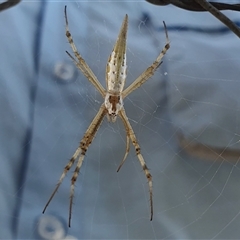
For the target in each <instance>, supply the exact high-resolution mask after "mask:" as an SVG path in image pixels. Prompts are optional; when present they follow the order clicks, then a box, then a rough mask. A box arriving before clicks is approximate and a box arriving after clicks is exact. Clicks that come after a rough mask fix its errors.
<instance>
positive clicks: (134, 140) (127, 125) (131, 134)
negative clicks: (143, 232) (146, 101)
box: [119, 108, 153, 221]
mask: <svg viewBox="0 0 240 240" xmlns="http://www.w3.org/2000/svg"><path fill="white" fill-rule="evenodd" d="M119 116H120V117H121V119H122V121H123V123H124V126H125V129H126V134H127V135H128V136H129V138H130V139H131V141H132V144H133V146H134V148H135V151H136V154H137V157H138V160H139V162H140V164H141V166H142V169H143V171H144V173H145V176H146V178H147V181H148V186H149V194H150V212H151V214H150V221H152V219H153V199H152V198H153V183H152V175H151V173H150V171H149V169H148V167H147V165H146V163H145V161H144V158H143V156H142V154H141V148H140V145H139V144H138V142H137V138H136V136H135V134H134V131H133V128H132V126H131V124H130V122H129V120H128V117H127V115H126V112H125V110H124V108H122V109H121V111H120V112H119Z"/></svg>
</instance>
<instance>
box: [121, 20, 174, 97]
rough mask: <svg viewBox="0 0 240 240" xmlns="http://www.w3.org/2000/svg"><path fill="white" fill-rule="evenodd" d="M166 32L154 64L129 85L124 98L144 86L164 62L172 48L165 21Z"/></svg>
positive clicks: (123, 94)
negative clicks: (164, 42)
mask: <svg viewBox="0 0 240 240" xmlns="http://www.w3.org/2000/svg"><path fill="white" fill-rule="evenodd" d="M163 25H164V29H165V34H166V44H165V46H164V48H163V49H162V51H161V53H160V54H159V55H158V57H157V59H156V60H155V61H154V62H153V64H152V65H151V66H150V67H148V68H147V69H146V70H145V71H144V72H143V73H142V74H141V75H140V76H139V77H138V78H137V79H136V80H135V81H134V82H133V83H132V84H130V86H128V87H127V88H126V89H125V90H124V91H123V93H122V97H123V99H124V98H125V97H127V96H128V95H129V94H130V93H131V92H133V91H134V90H135V89H137V88H139V87H140V86H142V85H143V84H144V83H145V82H146V81H147V80H148V79H149V78H150V77H152V76H153V75H154V73H155V71H156V70H157V69H158V67H159V66H160V65H161V64H162V58H163V57H164V55H165V54H166V53H167V51H168V49H169V48H170V41H169V38H168V33H167V27H166V24H165V22H163Z"/></svg>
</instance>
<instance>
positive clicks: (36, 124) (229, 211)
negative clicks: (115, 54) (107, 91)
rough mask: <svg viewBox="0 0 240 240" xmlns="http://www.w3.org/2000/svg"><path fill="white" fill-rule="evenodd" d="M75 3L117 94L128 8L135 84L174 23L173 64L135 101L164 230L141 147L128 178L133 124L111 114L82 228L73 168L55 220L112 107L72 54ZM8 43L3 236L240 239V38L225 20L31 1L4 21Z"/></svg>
mask: <svg viewBox="0 0 240 240" xmlns="http://www.w3.org/2000/svg"><path fill="white" fill-rule="evenodd" d="M235 2H236V3H238V2H237V1H232V3H235ZM66 4H67V9H68V20H69V28H70V31H71V33H72V35H73V38H74V42H75V44H76V46H77V47H78V50H79V52H80V53H81V54H82V56H83V58H84V59H85V60H86V62H87V63H88V64H89V66H90V67H91V69H92V70H93V72H94V73H95V74H96V76H97V77H98V79H99V81H100V82H101V83H102V84H103V85H104V87H105V66H106V62H107V60H108V56H109V54H110V52H111V50H112V47H113V45H114V43H115V41H116V38H117V35H118V32H119V29H120V26H121V23H122V20H123V17H124V16H125V14H126V13H127V14H128V15H129V30H128V40H127V45H128V50H127V65H128V76H127V81H126V85H127V86H128V85H129V84H130V83H131V82H132V81H134V80H135V79H136V77H138V76H139V75H140V74H141V73H142V71H144V70H145V69H146V68H147V67H148V66H149V65H151V64H152V62H153V61H154V60H155V58H156V57H157V56H158V54H159V52H160V51H161V50H162V48H163V47H164V45H165V40H166V39H165V34H164V30H163V24H162V21H163V20H164V21H165V22H166V25H167V28H168V35H169V38H170V45H171V47H170V50H169V51H168V52H167V54H166V55H165V57H164V59H163V64H162V65H161V67H160V68H159V69H158V70H157V71H156V74H155V75H154V77H152V78H151V79H150V80H149V81H148V82H147V83H146V84H144V85H143V86H142V87H141V88H139V89H137V90H136V91H135V92H133V93H132V94H131V95H129V97H127V98H126V99H125V101H124V107H125V109H126V113H127V115H128V117H129V120H130V122H131V124H132V127H133V129H134V131H135V134H136V136H137V138H138V141H139V144H140V146H141V149H142V155H143V157H144V159H145V161H146V163H147V165H148V167H149V168H150V171H151V174H152V176H153V184H154V185H153V201H154V216H153V221H152V222H150V221H149V217H150V207H149V193H148V185H147V180H146V177H145V175H144V173H143V171H142V169H141V166H140V164H139V162H138V159H137V157H136V155H135V151H134V149H133V147H131V152H130V154H129V156H128V158H127V160H126V162H125V164H124V165H123V167H122V169H121V171H120V172H119V173H117V172H116V169H117V167H118V165H119V163H120V161H121V159H122V157H123V156H124V153H125V144H126V134H125V129H124V126H123V124H122V122H121V120H120V119H118V120H117V122H116V123H115V124H111V123H108V122H107V120H104V122H103V124H102V126H101V128H100V129H99V131H98V133H97V136H96V138H95V140H94V141H93V143H92V145H91V146H90V148H89V150H88V152H87V154H86V157H85V160H84V164H83V167H82V169H81V171H80V174H79V177H78V180H77V184H76V187H75V197H74V205H73V214H72V224H71V228H70V229H68V227H67V221H68V211H69V193H70V180H71V175H72V173H73V169H74V168H73V169H71V170H70V171H69V173H68V175H67V177H66V178H65V179H64V181H63V183H62V185H61V187H60V188H59V191H58V192H57V194H56V195H55V197H54V199H53V200H52V202H51V203H50V205H49V206H48V208H47V211H46V213H45V214H44V215H43V214H42V210H43V208H44V206H45V204H46V202H47V200H48V198H49V197H50V195H51V193H52V191H53V189H54V187H55V185H56V183H57V181H58V179H59V177H60V175H61V173H62V171H63V169H64V167H65V165H66V164H67V162H68V160H69V159H70V157H71V156H72V154H73V153H74V151H75V149H76V148H77V146H78V143H79V141H80V140H81V138H82V137H83V134H84V132H85V131H86V129H87V127H88V126H89V124H90V122H91V120H92V119H93V117H94V116H95V114H96V113H97V111H98V109H99V107H100V105H101V104H102V101H103V99H102V98H101V96H100V94H99V93H98V92H97V91H96V90H95V89H94V87H93V86H92V85H91V84H90V83H89V82H88V80H87V79H85V77H84V76H83V75H82V74H81V72H80V71H79V70H78V69H77V68H76V67H75V66H74V64H73V63H72V61H71V59H69V57H68V56H67V54H66V53H65V50H67V51H69V52H71V49H70V46H69V44H68V41H67V38H66V37H65V20H64V6H65V5H66ZM224 14H226V15H227V16H228V17H229V18H230V19H232V20H233V21H236V22H237V21H239V13H238V12H231V11H224ZM0 38H1V44H0V52H1V54H0V66H1V67H0V69H1V71H0V84H1V86H0V98H1V100H0V112H1V118H0V129H1V130H0V132H1V134H0V156H1V157H0V166H1V167H0V171H1V173H0V208H1V210H0V238H1V239H14V238H16V239H64V238H72V239H238V238H239V236H240V230H239V223H240V218H239V215H240V204H239V202H240V201H239V200H240V193H239V191H238V190H239V162H238V158H239V119H240V116H239V100H240V97H239V89H240V86H239V85H240V83H239V75H240V72H239V71H240V70H239V61H240V57H239V52H240V47H239V46H240V45H239V44H240V42H239V39H238V38H237V37H236V36H235V35H234V34H233V33H232V32H231V31H229V30H228V29H227V27H225V26H224V25H223V24H222V23H221V22H219V20H217V19H215V18H214V17H213V16H212V15H211V14H209V13H208V12H201V13H196V12H190V11H185V10H182V9H178V8H176V7H174V6H172V5H168V6H165V7H159V6H155V5H152V4H150V3H147V2H145V1H138V2H132V1H122V2H118V1H107V2H102V1H97V2H96V1H67V2H66V1H58V2H55V1H35V2H32V1H22V2H20V3H19V4H18V5H17V6H15V7H13V8H11V9H8V10H6V11H3V12H1V13H0ZM180 140H181V141H180Z"/></svg>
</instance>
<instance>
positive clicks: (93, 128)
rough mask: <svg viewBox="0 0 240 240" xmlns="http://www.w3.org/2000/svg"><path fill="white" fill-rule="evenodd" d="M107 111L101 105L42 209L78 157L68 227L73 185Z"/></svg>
mask: <svg viewBox="0 0 240 240" xmlns="http://www.w3.org/2000/svg"><path fill="white" fill-rule="evenodd" d="M106 113H107V110H106V107H105V105H104V103H103V104H102V105H101V107H100V109H99V111H98V113H97V114H96V116H95V117H94V119H93V120H92V122H91V123H90V125H89V127H88V129H87V131H86V132H85V134H84V136H83V138H82V140H81V142H80V144H79V147H78V148H77V150H76V151H75V153H74V154H73V156H72V158H71V159H70V161H69V162H68V164H67V165H66V167H65V168H64V171H63V173H62V175H61V177H60V179H59V181H58V183H57V186H56V187H55V189H54V191H53V193H52V195H51V196H50V198H49V200H48V202H47V204H46V205H45V207H44V209H43V213H44V212H45V210H46V209H47V207H48V205H49V203H50V202H51V200H52V199H53V197H54V195H55V193H56V192H57V190H58V188H59V187H60V185H61V183H62V181H63V179H64V177H65V176H66V174H67V172H68V171H69V170H70V168H71V167H72V165H73V164H74V162H75V160H76V159H77V157H78V156H79V155H80V156H79V159H78V162H77V166H76V168H75V171H74V173H73V176H72V179H71V190H70V207H69V221H68V225H69V227H70V225H71V216H72V203H73V196H74V184H75V182H76V180H77V177H78V174H79V171H80V168H81V166H82V163H83V160H84V157H85V154H86V152H87V150H88V148H89V146H90V145H91V143H92V141H93V139H94V137H95V135H96V133H97V131H98V129H99V127H100V125H101V123H102V121H103V118H104V116H105V115H106Z"/></svg>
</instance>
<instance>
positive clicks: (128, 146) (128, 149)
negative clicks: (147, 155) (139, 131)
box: [117, 134, 130, 172]
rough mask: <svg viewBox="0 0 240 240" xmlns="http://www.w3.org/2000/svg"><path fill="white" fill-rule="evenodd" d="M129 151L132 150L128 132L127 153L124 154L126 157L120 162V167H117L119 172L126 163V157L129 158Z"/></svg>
mask: <svg viewBox="0 0 240 240" xmlns="http://www.w3.org/2000/svg"><path fill="white" fill-rule="evenodd" d="M129 151H130V138H129V136H128V134H127V144H126V151H125V155H124V158H123V160H122V161H121V163H120V165H119V167H118V169H117V172H119V170H120V169H121V167H122V165H123V164H124V162H125V160H126V158H127V155H128V153H129Z"/></svg>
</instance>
